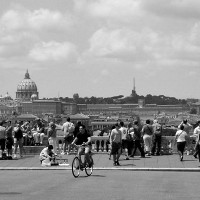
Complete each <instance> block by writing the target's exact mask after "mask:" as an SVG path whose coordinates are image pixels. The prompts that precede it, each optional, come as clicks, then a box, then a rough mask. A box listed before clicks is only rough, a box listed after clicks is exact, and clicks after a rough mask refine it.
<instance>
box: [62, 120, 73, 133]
mask: <svg viewBox="0 0 200 200" xmlns="http://www.w3.org/2000/svg"><path fill="white" fill-rule="evenodd" d="M70 124H71V122H65V123H64V124H63V127H62V130H63V131H64V136H66V135H68V134H69V127H70Z"/></svg>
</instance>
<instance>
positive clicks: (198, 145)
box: [193, 131, 200, 162]
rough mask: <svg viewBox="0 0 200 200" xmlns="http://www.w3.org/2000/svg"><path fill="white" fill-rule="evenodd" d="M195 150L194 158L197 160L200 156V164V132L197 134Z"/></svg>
mask: <svg viewBox="0 0 200 200" xmlns="http://www.w3.org/2000/svg"><path fill="white" fill-rule="evenodd" d="M195 149H196V152H195V154H196V155H195V154H194V155H193V156H194V157H195V158H197V157H196V156H197V155H198V158H199V162H200V131H198V133H197V140H196V145H195Z"/></svg>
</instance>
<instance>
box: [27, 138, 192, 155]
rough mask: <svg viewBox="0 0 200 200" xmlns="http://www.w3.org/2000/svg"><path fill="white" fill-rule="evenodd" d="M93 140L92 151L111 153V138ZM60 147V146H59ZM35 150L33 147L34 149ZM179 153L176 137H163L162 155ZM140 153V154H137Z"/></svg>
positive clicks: (59, 139) (45, 142) (190, 143)
mask: <svg viewBox="0 0 200 200" xmlns="http://www.w3.org/2000/svg"><path fill="white" fill-rule="evenodd" d="M63 139H64V136H58V137H57V141H58V143H59V141H61V142H63ZM91 139H92V151H93V152H99V151H100V152H109V151H110V144H109V137H108V136H91ZM194 141H195V137H190V138H189V141H188V145H187V146H188V149H187V150H190V152H193V151H194V145H195V144H194V143H195V142H194ZM43 145H44V146H47V145H48V139H47V137H46V136H45V138H44V144H43ZM58 146H59V145H58ZM27 147H28V146H27ZM32 149H33V147H32ZM31 151H33V150H31ZM176 152H177V148H176V143H175V136H162V142H161V153H162V154H163V155H170V154H173V153H176ZM137 153H138V152H137Z"/></svg>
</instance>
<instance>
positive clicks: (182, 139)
mask: <svg viewBox="0 0 200 200" xmlns="http://www.w3.org/2000/svg"><path fill="white" fill-rule="evenodd" d="M186 137H187V133H186V132H185V131H184V126H183V125H181V126H180V130H178V131H177V132H176V135H175V140H176V141H177V150H178V154H179V156H180V161H182V160H183V152H184V149H185V145H186Z"/></svg>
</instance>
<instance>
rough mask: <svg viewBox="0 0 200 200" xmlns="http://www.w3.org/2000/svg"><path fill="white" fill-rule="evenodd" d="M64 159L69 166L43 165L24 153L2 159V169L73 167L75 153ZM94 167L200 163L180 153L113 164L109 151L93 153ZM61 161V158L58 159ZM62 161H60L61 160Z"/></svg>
mask: <svg viewBox="0 0 200 200" xmlns="http://www.w3.org/2000/svg"><path fill="white" fill-rule="evenodd" d="M62 158H63V159H66V160H67V163H68V164H69V166H51V167H42V166H41V164H40V162H39V156H38V155H24V157H23V158H20V159H18V160H0V170H9V169H10V170H12V169H13V170H14V169H15V170H20V169H27V170H28V169H31V170H33V169H36V170H37V169H41V170H49V169H50V170H53V169H55V170H63V169H64V170H65V169H71V163H72V159H73V158H74V155H63V156H62ZM93 159H94V164H95V165H94V169H96V170H97V169H98V170H104V169H110V170H140V171H142V170H148V171H149V170H155V171H156V170H158V171H200V163H199V161H198V159H195V158H194V157H193V156H192V155H189V156H187V155H185V156H184V159H183V161H182V162H181V161H180V160H179V157H178V154H174V155H162V156H149V157H146V158H140V157H139V156H135V157H134V158H130V160H125V156H124V155H122V156H121V157H120V166H113V162H112V160H109V155H108V154H107V153H96V154H93ZM58 161H59V159H58ZM59 162H60V161H59Z"/></svg>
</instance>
